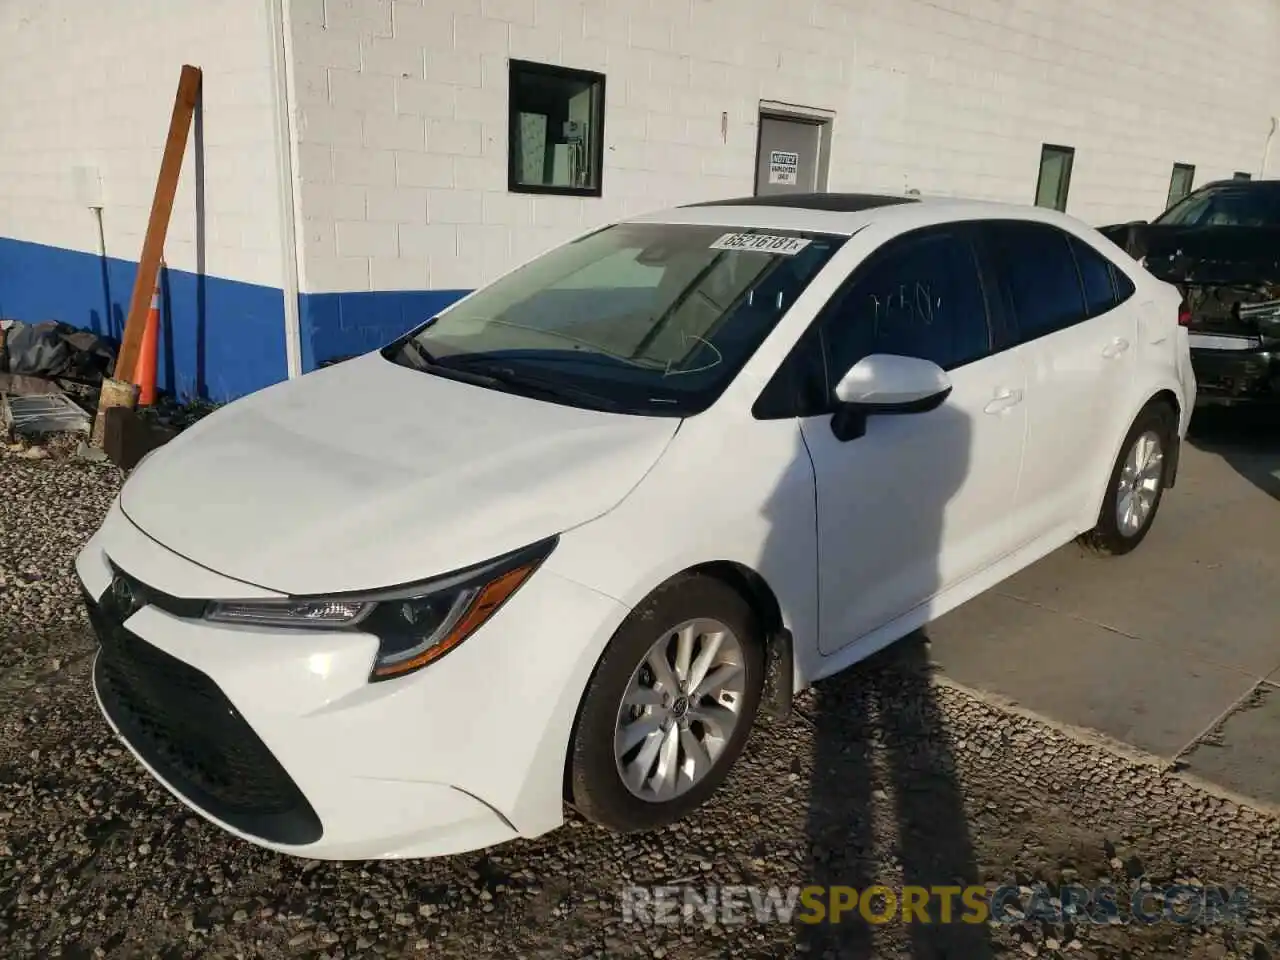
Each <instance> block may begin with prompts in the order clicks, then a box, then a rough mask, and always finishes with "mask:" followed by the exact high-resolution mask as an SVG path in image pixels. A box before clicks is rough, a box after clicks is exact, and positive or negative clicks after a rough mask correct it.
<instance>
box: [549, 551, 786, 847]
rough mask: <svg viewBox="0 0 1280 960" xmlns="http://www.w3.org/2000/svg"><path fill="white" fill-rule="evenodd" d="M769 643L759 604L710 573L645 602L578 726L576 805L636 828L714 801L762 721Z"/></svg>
mask: <svg viewBox="0 0 1280 960" xmlns="http://www.w3.org/2000/svg"><path fill="white" fill-rule="evenodd" d="M763 640H764V636H763V632H762V630H761V626H760V623H759V621H758V618H757V617H756V615H755V613H754V611H753V610H752V608H751V605H750V604H748V603H747V602H746V600H745V599H743V597H742V596H741V595H740V594H738V592H737V591H735V590H734V589H732V588H731V587H729V586H728V585H726V584H724V583H723V582H721V581H719V580H716V579H714V578H712V577H706V576H697V575H695V576H686V577H680V578H678V579H676V580H673V581H672V582H670V583H668V584H666V585H664V586H663V587H661V588H659V589H658V590H657V591H655V592H654V593H653V594H652V595H650V596H649V597H648V598H647V599H646V600H645V601H644V602H643V603H641V604H640V605H639V606H637V607H636V609H635V610H633V611H632V612H631V615H630V616H628V617H627V619H626V620H625V621H624V622H623V624H622V626H621V627H619V628H618V632H617V633H616V634H614V637H613V639H612V640H611V641H610V642H609V645H608V647H607V648H606V649H605V652H604V655H603V656H602V657H601V659H600V662H599V664H597V666H596V670H595V673H594V674H593V675H592V678H591V682H590V683H589V684H588V686H587V691H586V693H585V695H584V697H583V702H582V706H581V708H580V710H579V713H578V720H577V723H576V724H575V725H574V731H573V740H572V743H571V745H570V752H569V771H568V772H569V794H570V796H569V799H570V802H571V803H572V804H573V806H574V807H575V808H576V809H577V810H578V811H579V812H580V813H581V814H582V815H583V816H585V817H586V818H587V819H588V820H591V821H593V822H594V823H597V824H600V825H601V826H604V827H608V828H610V829H612V830H617V831H619V832H632V831H637V830H651V829H655V828H657V827H661V826H665V825H667V824H669V823H671V822H673V821H675V820H678V819H680V818H682V817H684V816H686V815H687V814H689V813H690V812H692V811H693V810H694V809H696V808H697V807H698V806H700V805H701V804H702V803H703V802H705V801H706V800H707V798H709V797H710V796H711V794H712V793H714V792H715V790H716V788H717V787H718V786H719V785H720V783H721V782H722V781H723V780H724V778H725V776H726V775H727V774H728V772H729V769H730V767H732V766H733V763H734V761H735V760H736V759H737V758H738V755H739V754H740V753H741V752H742V748H743V747H744V746H745V745H746V741H747V736H748V735H749V733H750V731H751V726H752V723H753V722H754V720H755V716H756V711H757V709H758V708H759V705H760V696H761V690H762V688H763V681H764V656H763Z"/></svg>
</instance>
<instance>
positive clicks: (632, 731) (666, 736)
mask: <svg viewBox="0 0 1280 960" xmlns="http://www.w3.org/2000/svg"><path fill="white" fill-rule="evenodd" d="M746 680H747V677H746V669H745V667H744V665H743V655H742V644H741V642H740V641H739V640H738V638H737V637H736V636H735V635H734V633H733V631H732V630H730V629H729V628H728V627H727V626H726V625H725V624H723V623H721V622H720V621H718V620H712V619H698V620H688V621H686V622H684V623H681V624H679V625H678V626H676V627H674V628H673V629H671V630H669V631H668V632H666V633H665V634H663V635H662V636H661V637H659V638H658V640H657V641H656V642H655V643H654V644H653V646H652V647H650V648H649V652H648V653H647V654H645V657H644V660H642V661H641V662H640V665H639V666H638V667H636V669H635V672H634V673H633V674H632V675H631V680H630V682H629V683H628V684H627V690H626V693H624V694H623V695H622V703H621V704H620V705H619V707H618V722H617V726H616V729H615V730H614V736H613V755H614V759H615V761H616V762H617V766H618V775H619V776H620V777H622V782H623V783H624V784H626V787H627V789H628V790H629V791H631V793H632V795H634V796H636V797H639V798H640V799H641V800H647V801H649V802H651V803H663V802H666V801H668V800H673V799H674V798H676V797H678V796H680V795H681V794H683V793H684V792H685V791H687V790H689V789H690V788H691V787H693V786H694V785H695V784H697V783H699V782H701V780H702V779H703V778H704V777H705V776H706V775H707V774H708V773H709V772H710V771H711V768H712V767H713V766H715V763H716V761H717V760H718V759H719V758H720V755H721V754H722V753H724V750H725V747H727V746H728V744H729V741H730V739H732V737H733V732H734V730H735V729H737V725H738V720H739V718H740V715H741V709H742V700H743V695H744V693H745V691H746Z"/></svg>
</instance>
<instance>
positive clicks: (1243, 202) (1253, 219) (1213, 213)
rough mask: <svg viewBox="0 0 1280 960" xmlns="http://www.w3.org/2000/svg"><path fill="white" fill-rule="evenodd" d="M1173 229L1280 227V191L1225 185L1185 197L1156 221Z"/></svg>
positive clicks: (1268, 187) (1254, 185) (1264, 187)
mask: <svg viewBox="0 0 1280 960" xmlns="http://www.w3.org/2000/svg"><path fill="white" fill-rule="evenodd" d="M1155 222H1156V223H1158V224H1161V225H1164V226H1171V227H1211V226H1220V227H1277V226H1280V189H1274V188H1270V186H1269V185H1267V184H1262V185H1258V184H1253V185H1235V184H1224V185H1222V186H1220V187H1209V188H1207V189H1205V190H1197V191H1196V192H1195V193H1193V194H1191V195H1189V196H1186V197H1183V198H1182V199H1181V200H1179V201H1178V202H1177V203H1175V204H1174V205H1173V206H1172V207H1170V208H1169V209H1168V210H1166V211H1165V212H1164V213H1163V214H1162V215H1161V216H1160V217H1159V218H1157V219H1156V221H1155Z"/></svg>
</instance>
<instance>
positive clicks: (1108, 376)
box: [980, 221, 1138, 536]
mask: <svg viewBox="0 0 1280 960" xmlns="http://www.w3.org/2000/svg"><path fill="white" fill-rule="evenodd" d="M980 232H981V235H982V236H983V237H984V238H985V239H986V240H987V242H989V244H990V247H989V249H990V252H991V254H992V261H993V263H994V266H995V273H996V274H997V275H998V276H999V283H1000V288H1001V293H1002V297H1003V300H1004V305H1005V307H1006V309H1007V312H1008V314H1009V316H1010V317H1011V320H1012V324H1013V326H1014V328H1015V329H1016V335H1017V338H1018V340H1019V342H1020V344H1021V345H1020V346H1019V348H1018V352H1019V353H1020V354H1022V355H1023V357H1024V358H1025V363H1026V370H1027V403H1026V408H1027V409H1026V416H1027V446H1026V455H1025V457H1024V461H1023V467H1022V479H1021V482H1020V487H1019V511H1020V512H1021V513H1022V514H1023V515H1024V516H1025V517H1026V518H1027V519H1028V522H1029V523H1031V524H1032V527H1033V532H1034V534H1035V535H1037V536H1041V535H1047V534H1049V533H1051V532H1053V531H1055V530H1058V529H1059V528H1064V527H1067V526H1071V527H1078V526H1079V524H1080V523H1081V522H1082V515H1083V512H1084V511H1086V510H1087V509H1090V507H1089V504H1090V503H1091V499H1092V498H1093V497H1094V495H1095V494H1096V493H1097V490H1098V489H1099V484H1100V483H1101V482H1102V479H1103V477H1104V475H1105V473H1106V471H1107V470H1109V469H1110V467H1111V464H1110V458H1111V455H1112V450H1111V446H1112V443H1113V441H1114V440H1115V436H1114V435H1115V432H1116V431H1115V430H1114V429H1110V426H1111V424H1112V423H1113V422H1114V420H1115V417H1116V415H1117V411H1121V410H1128V405H1127V404H1128V394H1129V392H1130V389H1131V384H1132V383H1133V382H1134V377H1135V372H1136V367H1135V359H1134V358H1135V356H1136V355H1137V349H1136V346H1137V340H1138V328H1137V320H1136V318H1135V314H1134V313H1133V311H1131V310H1129V309H1127V308H1124V307H1120V306H1118V305H1117V301H1118V297H1117V295H1116V290H1115V285H1114V282H1115V281H1114V277H1113V273H1112V270H1111V267H1110V261H1108V260H1107V259H1106V258H1105V257H1103V256H1102V254H1101V253H1099V252H1098V251H1096V250H1094V249H1093V248H1092V247H1091V246H1090V245H1089V244H1087V243H1085V242H1084V241H1082V240H1081V239H1079V238H1078V237H1075V236H1072V235H1071V234H1069V233H1068V232H1066V231H1064V230H1061V229H1059V228H1058V227H1055V226H1053V225H1052V224H1047V223H1038V222H1033V221H990V222H987V223H984V224H983V225H982V226H981V227H980ZM1085 519H1088V518H1085ZM1090 522H1091V521H1090ZM1074 532H1078V531H1074V530H1073V531H1068V535H1070V534H1071V533H1074Z"/></svg>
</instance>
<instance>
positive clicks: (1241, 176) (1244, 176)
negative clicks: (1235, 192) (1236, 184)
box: [1231, 170, 1253, 180]
mask: <svg viewBox="0 0 1280 960" xmlns="http://www.w3.org/2000/svg"><path fill="white" fill-rule="evenodd" d="M1231 179H1232V180H1252V179H1253V174H1252V173H1245V172H1244V171H1243V170H1237V171H1236V172H1235V173H1234V174H1232V176H1231Z"/></svg>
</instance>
